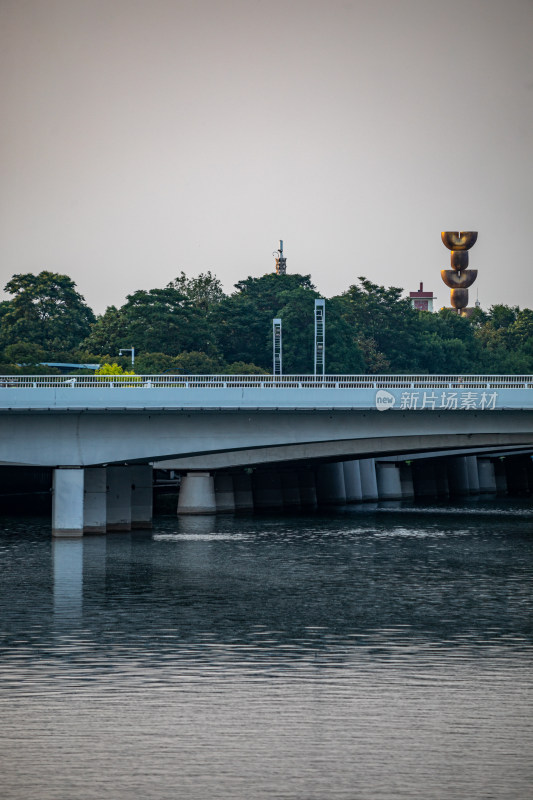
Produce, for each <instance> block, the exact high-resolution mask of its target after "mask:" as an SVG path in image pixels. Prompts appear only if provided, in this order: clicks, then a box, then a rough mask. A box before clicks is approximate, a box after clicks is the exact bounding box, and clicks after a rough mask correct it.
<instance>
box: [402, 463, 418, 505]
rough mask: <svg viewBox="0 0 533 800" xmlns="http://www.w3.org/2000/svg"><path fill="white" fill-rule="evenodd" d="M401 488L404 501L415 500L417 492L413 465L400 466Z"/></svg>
mask: <svg viewBox="0 0 533 800" xmlns="http://www.w3.org/2000/svg"><path fill="white" fill-rule="evenodd" d="M400 486H401V487H402V500H413V499H414V496H415V490H414V487H413V468H412V467H411V464H400Z"/></svg>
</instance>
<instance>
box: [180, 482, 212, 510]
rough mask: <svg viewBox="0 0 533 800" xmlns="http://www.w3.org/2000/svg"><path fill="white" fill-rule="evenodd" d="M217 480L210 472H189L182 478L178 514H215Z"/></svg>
mask: <svg viewBox="0 0 533 800" xmlns="http://www.w3.org/2000/svg"><path fill="white" fill-rule="evenodd" d="M216 510H217V504H216V498H215V481H214V480H213V476H212V475H210V474H209V472H188V473H187V474H186V475H185V476H184V477H183V478H182V479H181V487H180V496H179V500H178V514H215V513H216Z"/></svg>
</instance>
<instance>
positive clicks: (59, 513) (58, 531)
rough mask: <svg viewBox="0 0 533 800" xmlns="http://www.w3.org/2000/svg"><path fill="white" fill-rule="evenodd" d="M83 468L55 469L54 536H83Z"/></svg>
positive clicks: (53, 498)
mask: <svg viewBox="0 0 533 800" xmlns="http://www.w3.org/2000/svg"><path fill="white" fill-rule="evenodd" d="M83 480H84V476H83V470H82V469H77V468H75V467H74V468H67V469H55V470H54V478H53V496H52V536H57V537H77V536H83Z"/></svg>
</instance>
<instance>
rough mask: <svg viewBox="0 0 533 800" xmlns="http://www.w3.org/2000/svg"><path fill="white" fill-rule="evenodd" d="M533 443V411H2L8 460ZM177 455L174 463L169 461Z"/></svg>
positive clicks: (34, 462) (2, 446) (247, 462)
mask: <svg viewBox="0 0 533 800" xmlns="http://www.w3.org/2000/svg"><path fill="white" fill-rule="evenodd" d="M521 446H532V447H533V411H517V410H513V411H507V410H502V411H495V412H490V413H487V412H485V413H483V412H480V413H478V412H472V411H454V412H442V413H435V412H432V411H419V412H417V413H416V414H413V413H410V412H400V411H390V412H385V413H381V412H379V411H353V410H352V411H338V410H337V411H334V412H332V411H321V412H316V411H314V412H306V411H292V412H291V411H265V412H250V411H247V412H240V413H235V412H223V411H204V412H183V411H182V412H174V413H169V412H166V413H155V412H151V413H134V412H127V411H124V412H122V413H120V412H119V411H116V410H115V411H108V412H105V413H93V412H90V413H87V412H71V413H64V412H53V413H48V414H45V413H40V412H33V413H29V414H20V413H16V412H13V413H3V414H0V463H3V464H13V465H20V466H43V467H46V466H49V467H56V466H78V467H88V466H99V465H104V464H117V465H118V464H126V463H128V464H133V463H149V462H151V463H154V462H168V463H166V464H165V466H167V467H168V468H176V469H180V470H181V469H211V470H215V469H224V468H228V467H236V466H255V465H258V464H265V463H272V464H274V463H280V462H294V461H313V462H315V461H320V460H339V459H342V458H350V457H351V458H354V457H365V456H385V455H394V454H403V453H417V452H420V453H423V452H426V453H428V452H431V451H437V450H463V449H464V450H471V449H473V448H478V447H487V448H494V449H495V450H497V449H505V448H510V447H521ZM170 462H172V463H170Z"/></svg>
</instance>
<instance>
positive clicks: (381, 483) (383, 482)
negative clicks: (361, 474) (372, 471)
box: [376, 461, 402, 500]
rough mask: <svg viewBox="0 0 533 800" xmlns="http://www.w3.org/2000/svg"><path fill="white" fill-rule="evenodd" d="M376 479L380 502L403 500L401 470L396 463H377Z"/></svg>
mask: <svg viewBox="0 0 533 800" xmlns="http://www.w3.org/2000/svg"><path fill="white" fill-rule="evenodd" d="M376 479H377V487H378V494H379V499H380V500H401V499H402V484H401V480H400V470H399V469H398V467H397V466H396V464H395V463H394V462H392V461H378V462H376Z"/></svg>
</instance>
